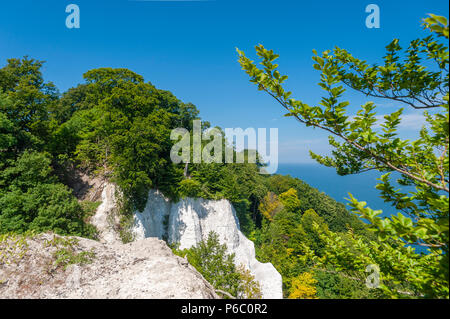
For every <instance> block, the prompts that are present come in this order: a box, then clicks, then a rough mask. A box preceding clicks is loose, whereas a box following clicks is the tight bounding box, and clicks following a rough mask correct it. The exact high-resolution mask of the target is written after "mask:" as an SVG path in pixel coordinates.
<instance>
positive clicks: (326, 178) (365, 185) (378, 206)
mask: <svg viewBox="0 0 450 319" xmlns="http://www.w3.org/2000/svg"><path fill="white" fill-rule="evenodd" d="M277 174H281V175H291V176H292V177H297V178H299V179H301V180H302V181H304V182H306V183H307V184H309V185H311V186H312V187H314V188H317V189H318V190H319V191H321V192H324V193H325V194H327V195H329V196H331V197H332V198H334V199H335V200H336V201H338V202H341V203H344V204H345V205H346V206H347V208H350V207H349V206H348V205H347V204H348V201H347V200H346V198H349V195H348V193H351V194H352V195H353V196H354V197H355V198H356V199H358V200H359V201H365V202H367V206H368V207H370V208H372V209H374V210H382V211H383V216H390V215H392V214H395V215H396V214H397V211H396V210H395V208H393V207H392V206H391V205H390V204H389V203H385V202H384V201H383V199H381V198H380V193H379V191H378V190H377V189H376V188H375V186H376V185H377V184H378V181H377V178H379V177H380V176H381V173H380V172H377V171H368V172H365V173H361V174H356V175H347V176H339V175H338V174H337V173H336V170H335V169H334V168H329V167H325V166H322V165H319V164H279V166H278V171H277Z"/></svg>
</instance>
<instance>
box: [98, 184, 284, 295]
mask: <svg viewBox="0 0 450 319" xmlns="http://www.w3.org/2000/svg"><path fill="white" fill-rule="evenodd" d="M115 194H116V188H115V186H114V185H112V184H106V185H105V186H104V188H103V192H102V203H101V205H100V206H99V207H98V208H97V212H96V214H95V215H94V216H93V218H92V221H91V222H92V224H94V225H95V226H96V227H97V229H98V230H99V233H100V236H99V237H100V240H101V241H102V242H104V243H111V244H113V243H117V242H118V241H119V240H120V239H119V236H118V235H117V232H116V231H115V226H114V225H116V224H117V200H116V197H115ZM131 231H132V233H133V236H134V240H135V241H137V240H142V239H145V238H149V237H154V238H158V239H162V240H165V241H166V242H168V243H177V244H179V248H180V249H184V248H190V247H192V246H195V245H196V244H197V243H198V242H200V241H202V240H204V239H206V238H207V237H208V235H209V233H210V232H212V231H214V232H216V233H217V234H218V236H219V240H220V241H221V243H222V244H226V245H227V247H228V251H229V253H234V254H235V262H236V264H237V265H239V264H243V265H244V266H245V267H247V269H249V270H250V272H251V273H252V275H253V276H254V277H255V279H256V280H257V281H258V282H259V284H260V286H261V293H262V296H263V298H269V299H280V298H283V292H282V278H281V275H280V274H279V273H278V271H277V270H276V269H275V267H273V265H272V264H271V263H261V262H259V261H258V260H257V259H256V258H255V247H254V244H253V242H252V241H251V240H249V239H247V238H246V237H245V236H244V234H243V233H242V232H241V231H240V228H239V221H238V218H237V216H236V211H235V209H234V207H233V205H232V204H231V203H230V202H229V201H228V200H225V199H222V200H217V201H215V200H205V199H201V198H200V199H193V198H185V199H182V200H180V201H179V202H177V203H173V202H171V201H170V200H169V199H167V198H165V197H164V196H163V195H162V194H161V193H160V192H159V191H157V190H151V191H150V192H149V194H148V200H147V204H146V207H145V209H144V210H143V211H142V212H138V211H136V212H135V213H134V225H133V228H132V230H131Z"/></svg>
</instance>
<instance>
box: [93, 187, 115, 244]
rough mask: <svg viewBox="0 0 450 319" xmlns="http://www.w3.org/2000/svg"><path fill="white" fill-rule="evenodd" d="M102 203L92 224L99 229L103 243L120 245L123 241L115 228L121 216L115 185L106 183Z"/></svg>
mask: <svg viewBox="0 0 450 319" xmlns="http://www.w3.org/2000/svg"><path fill="white" fill-rule="evenodd" d="M101 201H102V202H101V204H100V206H98V207H97V210H96V212H95V215H94V216H92V218H91V221H90V222H91V224H92V225H94V226H95V227H96V228H97V230H98V232H99V239H100V241H101V242H103V243H119V242H121V239H120V236H119V234H118V232H117V231H116V230H115V228H116V227H115V226H116V225H117V224H118V223H119V216H118V211H117V210H118V207H117V198H116V187H115V186H114V184H110V183H106V184H105V185H104V186H103V191H102V197H101Z"/></svg>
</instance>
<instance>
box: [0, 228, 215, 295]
mask: <svg viewBox="0 0 450 319" xmlns="http://www.w3.org/2000/svg"><path fill="white" fill-rule="evenodd" d="M54 236H55V235H52V234H41V235H39V236H35V237H33V238H29V239H27V246H26V250H25V252H24V254H23V256H21V257H20V259H17V260H14V259H11V261H10V262H7V263H5V264H2V265H1V267H0V299H3V298H8V299H10V298H14V299H15V298H26V299H29V298H46V299H55V298H58V299H60V298H62V299H73V298H77V299H78V298H83V299H85V298H88V299H92V298H94V299H98V298H100V299H105V298H112V299H123V298H127V299H128V298H132V299H134V298H139V299H140V298H151V299H154V298H155V299H204V298H208V299H209V298H212V299H216V298H219V296H217V294H216V293H215V291H214V288H213V287H212V286H211V285H210V284H209V283H208V282H207V281H206V280H205V279H204V278H203V276H202V275H201V274H200V273H198V272H197V271H196V270H195V268H193V267H192V266H191V265H189V263H188V262H187V261H186V260H185V259H183V258H180V257H178V256H175V255H174V254H173V253H172V251H171V250H170V248H169V247H167V245H166V243H165V242H164V241H161V240H158V239H156V238H147V239H143V240H139V241H136V242H132V243H129V244H126V245H124V244H105V243H100V242H98V241H94V240H89V239H86V238H78V237H76V240H77V241H78V243H77V244H76V251H77V253H79V252H81V251H91V252H93V253H94V256H93V259H92V261H91V263H88V264H83V265H71V266H70V267H69V268H67V269H66V270H64V268H63V267H61V266H57V265H56V264H55V252H56V251H57V250H58V249H61V247H65V246H61V247H59V246H58V245H57V244H50V245H49V242H50V243H51V242H55V241H53V240H52V239H53V238H54ZM57 237H59V236H57ZM9 250H10V248H8V243H6V242H1V243H0V253H2V252H4V251H9Z"/></svg>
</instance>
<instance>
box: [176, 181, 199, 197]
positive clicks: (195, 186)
mask: <svg viewBox="0 0 450 319" xmlns="http://www.w3.org/2000/svg"><path fill="white" fill-rule="evenodd" d="M178 191H179V194H180V196H181V197H193V198H198V197H201V194H202V184H201V183H200V182H199V181H196V180H195V179H184V180H182V181H181V182H180V187H179V188H178Z"/></svg>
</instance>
